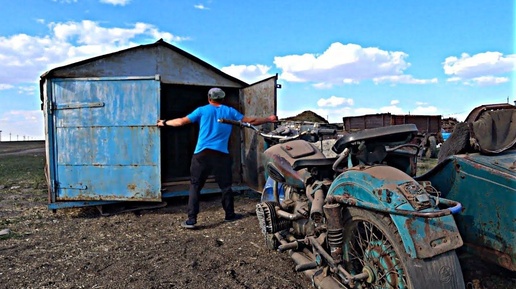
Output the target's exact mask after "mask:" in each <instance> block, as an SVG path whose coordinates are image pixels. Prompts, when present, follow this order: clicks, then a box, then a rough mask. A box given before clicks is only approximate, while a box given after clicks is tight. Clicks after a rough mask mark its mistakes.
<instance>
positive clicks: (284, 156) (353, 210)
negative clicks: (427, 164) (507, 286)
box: [219, 119, 465, 289]
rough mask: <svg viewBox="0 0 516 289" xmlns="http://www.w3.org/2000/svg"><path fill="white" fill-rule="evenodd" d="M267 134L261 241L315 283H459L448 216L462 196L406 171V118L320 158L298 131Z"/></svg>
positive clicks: (409, 162) (410, 131)
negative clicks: (442, 191)
mask: <svg viewBox="0 0 516 289" xmlns="http://www.w3.org/2000/svg"><path fill="white" fill-rule="evenodd" d="M219 122H222V123H227V124H231V125H237V126H240V127H245V128H249V129H253V130H255V131H256V132H257V133H258V134H259V135H261V136H262V137H263V138H264V139H265V140H266V141H267V140H269V143H272V145H271V146H270V147H268V148H267V149H266V150H265V151H264V169H265V172H266V175H267V178H269V179H272V186H271V188H269V189H268V190H264V191H263V193H262V197H261V201H260V203H258V204H257V205H256V215H257V218H258V221H259V224H260V227H261V231H262V232H263V234H264V238H265V244H266V246H267V247H268V248H269V249H272V250H279V251H280V252H287V253H288V254H290V256H291V257H292V259H293V260H294V261H295V263H296V264H297V265H296V266H295V270H296V271H298V272H303V273H304V274H306V275H307V276H308V277H309V278H310V279H311V280H312V282H313V284H314V286H316V287H317V288H323V289H330V288H413V289H425V288H428V289H430V288H431V289H435V288H464V287H465V285H464V280H463V277H462V272H461V268H460V263H459V261H458V258H457V255H456V252H455V249H457V248H459V247H460V246H462V244H463V241H462V238H461V236H460V233H459V231H458V228H457V225H456V223H455V221H454V218H453V215H452V214H456V213H460V212H461V210H462V207H461V204H460V203H458V202H456V201H452V200H449V199H445V198H443V197H442V196H440V193H439V192H438V191H437V190H436V189H435V188H434V187H432V185H431V183H430V182H417V181H415V179H414V176H415V172H416V161H417V155H418V150H419V148H418V146H417V145H414V144H411V143H410V140H411V139H412V138H413V137H414V136H415V135H416V134H417V132H418V130H417V128H416V126H415V125H412V124H405V125H397V126H390V127H380V128H375V129H369V130H363V131H359V132H356V133H352V134H348V135H345V136H343V137H341V138H340V139H338V140H337V141H336V142H335V144H334V145H333V147H332V150H333V151H334V152H335V153H336V154H337V157H335V158H328V157H325V155H324V154H323V153H322V152H321V151H320V150H319V149H318V148H316V147H315V146H314V145H313V144H312V143H310V142H309V141H306V140H304V139H302V138H300V137H298V136H278V135H276V134H270V133H263V132H260V131H259V130H258V129H257V128H256V127H254V126H252V125H250V124H248V123H242V122H235V121H229V120H224V119H220V120H219Z"/></svg>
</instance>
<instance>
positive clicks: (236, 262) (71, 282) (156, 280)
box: [0, 151, 516, 289]
mask: <svg viewBox="0 0 516 289" xmlns="http://www.w3.org/2000/svg"><path fill="white" fill-rule="evenodd" d="M30 154H31V155H35V156H39V157H41V156H42V153H41V152H35V151H31V152H30ZM1 161H2V158H1V155H0V162H1ZM166 201H167V203H168V205H167V206H166V207H163V208H160V209H155V210H141V211H133V212H127V213H120V214H115V215H111V216H101V215H100V213H99V211H98V210H97V209H95V208H94V207H88V208H75V209H62V210H57V212H55V213H54V212H52V211H49V210H47V208H46V185H45V184H44V183H35V184H34V183H23V182H22V183H16V184H15V183H7V184H2V183H0V220H1V221H0V231H2V230H4V231H5V230H8V231H9V233H8V234H6V235H3V236H0V260H1V261H0V288H278V289H283V288H286V289H289V288H305V289H306V288H313V287H312V286H311V282H310V281H309V280H307V279H306V278H305V277H304V275H303V274H302V273H296V272H294V265H295V264H294V262H293V261H292V260H291V259H290V258H289V257H288V255H287V254H286V253H279V252H274V251H269V250H267V249H265V247H264V244H263V237H262V234H261V232H260V229H259V227H258V221H257V219H256V216H255V213H254V211H255V204H256V202H257V201H258V195H257V194H256V193H251V192H245V193H243V194H241V195H238V196H237V197H236V200H235V201H236V204H235V208H236V211H237V212H238V213H241V214H244V215H245V217H244V218H243V219H242V220H239V221H236V222H234V223H224V222H223V217H224V214H223V210H222V208H221V206H220V195H218V194H214V195H206V196H203V200H202V203H201V213H200V215H199V219H198V222H199V225H200V226H199V228H198V229H196V230H185V229H182V228H181V227H180V226H179V224H180V222H181V221H183V220H184V219H185V212H186V198H174V199H167V200H166ZM111 209H115V208H111ZM460 258H461V263H462V265H463V268H464V276H465V280H466V282H467V283H468V287H467V288H475V289H479V288H516V280H515V279H514V276H511V275H508V274H507V272H504V271H501V270H500V269H499V268H494V267H493V266H492V265H488V264H483V263H481V262H479V261H478V260H477V259H476V258H472V257H470V256H466V255H460ZM474 282H479V284H480V285H479V286H480V287H478V286H477V287H474V286H473V283H474Z"/></svg>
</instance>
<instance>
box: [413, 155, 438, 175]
mask: <svg viewBox="0 0 516 289" xmlns="http://www.w3.org/2000/svg"><path fill="white" fill-rule="evenodd" d="M436 165H437V159H431V158H421V159H418V160H417V175H418V176H421V175H424V174H425V173H426V172H428V171H429V170H431V169H433V168H434V167H435V166H436Z"/></svg>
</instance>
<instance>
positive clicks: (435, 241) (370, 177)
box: [326, 166, 462, 258]
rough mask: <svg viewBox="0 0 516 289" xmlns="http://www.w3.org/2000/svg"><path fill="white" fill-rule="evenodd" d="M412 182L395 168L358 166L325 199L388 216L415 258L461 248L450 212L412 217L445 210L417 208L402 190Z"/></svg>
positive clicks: (336, 180)
mask: <svg viewBox="0 0 516 289" xmlns="http://www.w3.org/2000/svg"><path fill="white" fill-rule="evenodd" d="M411 182H413V179H412V178H411V177H410V176H409V175H407V174H405V173H404V172H402V171H400V170H398V169H396V168H393V167H389V166H362V167H355V168H352V169H349V170H347V171H345V172H343V173H342V174H340V175H339V176H338V177H337V178H336V179H335V180H334V181H333V183H332V185H331V186H330V189H329V191H328V195H327V197H326V199H327V200H329V199H332V198H334V199H339V200H340V202H342V203H345V204H347V205H352V206H356V207H360V208H363V209H366V210H371V211H379V212H384V213H388V214H389V215H390V217H391V218H392V220H393V222H394V224H395V225H396V227H397V229H398V232H399V234H400V237H401V239H402V241H403V246H404V247H405V250H406V252H407V253H408V254H409V255H410V256H411V257H412V258H429V257H432V256H436V255H438V254H441V253H444V252H447V251H450V250H453V249H456V248H459V247H460V246H462V239H461V237H460V234H459V230H458V229H457V226H456V225H455V221H454V219H453V216H452V215H451V212H448V214H440V215H435V216H429V217H421V216H415V215H411V212H417V213H421V214H425V213H426V214H429V215H430V214H432V213H433V212H441V211H442V210H441V209H439V208H433V207H429V208H420V209H416V208H414V207H413V205H412V204H411V203H410V201H409V200H408V199H407V197H406V196H405V195H404V194H402V193H401V191H400V188H401V187H403V186H404V185H405V184H407V183H411Z"/></svg>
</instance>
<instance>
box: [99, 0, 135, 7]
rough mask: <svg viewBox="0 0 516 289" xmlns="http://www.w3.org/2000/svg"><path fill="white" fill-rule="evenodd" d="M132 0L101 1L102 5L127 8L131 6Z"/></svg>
mask: <svg viewBox="0 0 516 289" xmlns="http://www.w3.org/2000/svg"><path fill="white" fill-rule="evenodd" d="M129 2H131V0H100V3H104V4H111V5H115V6H116V5H120V6H125V5H127V4H129Z"/></svg>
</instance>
